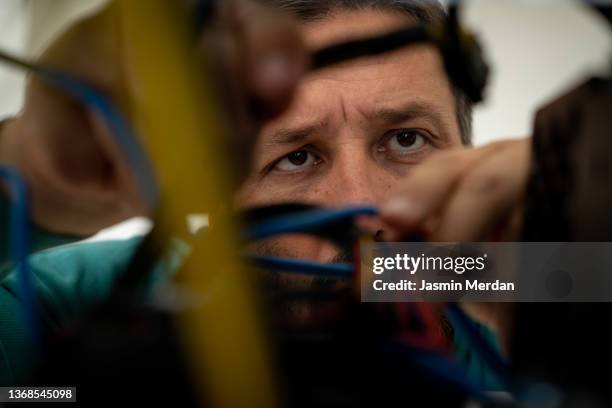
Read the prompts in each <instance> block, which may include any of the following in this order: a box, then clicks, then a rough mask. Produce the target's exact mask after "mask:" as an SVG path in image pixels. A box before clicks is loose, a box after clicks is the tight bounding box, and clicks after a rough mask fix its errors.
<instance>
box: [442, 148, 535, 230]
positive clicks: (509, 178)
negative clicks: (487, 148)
mask: <svg viewBox="0 0 612 408" xmlns="http://www.w3.org/2000/svg"><path fill="white" fill-rule="evenodd" d="M528 168H529V143H528V141H526V140H521V141H515V142H513V143H512V144H510V145H507V146H506V147H505V148H504V149H503V150H500V151H498V152H495V153H494V154H492V155H489V156H488V157H487V158H486V159H485V160H483V161H481V162H480V163H478V165H477V166H476V167H474V168H473V169H472V170H471V171H470V172H469V173H468V174H467V175H466V176H465V177H464V178H463V179H462V180H461V183H460V184H459V185H458V187H457V189H456V190H455V191H454V193H453V194H452V196H451V197H450V199H449V201H448V202H447V204H446V205H445V206H444V208H443V209H442V211H441V215H440V223H439V225H438V227H437V229H436V230H435V231H434V232H433V233H432V235H431V239H432V240H434V241H478V240H481V239H483V238H485V237H486V236H488V235H489V234H490V233H491V232H492V231H493V230H494V229H495V227H497V226H498V225H499V224H500V220H504V219H507V218H508V217H509V216H510V215H511V214H512V213H513V209H514V208H515V207H516V206H517V204H518V203H519V202H520V200H521V199H522V197H523V195H524V190H525V185H526V181H527V177H528Z"/></svg>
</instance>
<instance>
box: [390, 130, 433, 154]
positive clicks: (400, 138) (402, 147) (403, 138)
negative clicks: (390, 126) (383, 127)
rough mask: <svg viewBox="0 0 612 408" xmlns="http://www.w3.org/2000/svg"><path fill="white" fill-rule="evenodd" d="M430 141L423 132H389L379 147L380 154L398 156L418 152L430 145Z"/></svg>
mask: <svg viewBox="0 0 612 408" xmlns="http://www.w3.org/2000/svg"><path fill="white" fill-rule="evenodd" d="M428 142H429V139H428V138H427V136H426V135H424V132H423V131H420V130H416V129H394V130H391V131H389V132H387V133H386V134H385V136H384V138H383V140H382V143H381V145H380V146H379V147H378V151H379V152H384V153H388V154H392V155H396V156H402V155H407V154H411V153H415V152H418V151H420V150H422V149H423V147H424V146H425V145H426V144H428Z"/></svg>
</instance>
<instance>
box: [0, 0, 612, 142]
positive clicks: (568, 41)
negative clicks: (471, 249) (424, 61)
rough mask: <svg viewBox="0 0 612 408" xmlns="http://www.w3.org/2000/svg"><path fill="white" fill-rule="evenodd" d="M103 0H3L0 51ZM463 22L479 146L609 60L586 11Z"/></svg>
mask: <svg viewBox="0 0 612 408" xmlns="http://www.w3.org/2000/svg"><path fill="white" fill-rule="evenodd" d="M103 2H104V0H1V2H0V47H2V49H7V50H11V51H14V52H16V53H18V54H21V55H26V56H30V57H31V56H34V55H36V54H38V53H39V52H40V50H41V49H43V48H44V45H45V44H46V43H47V42H48V41H49V40H50V39H51V38H52V37H53V35H54V33H56V32H57V31H58V30H59V29H60V28H61V27H63V26H64V25H65V24H66V22H67V21H71V20H73V19H74V18H76V17H77V16H79V15H81V14H83V13H84V12H86V11H87V10H88V9H90V8H92V7H97V6H99V5H100V4H101V3H103ZM466 5H467V7H466V10H465V18H466V21H467V22H468V23H469V24H470V25H471V26H473V27H474V28H475V29H476V30H477V31H478V32H479V33H480V37H481V39H482V40H483V42H484V43H485V46H486V49H487V53H488V54H489V56H490V61H491V64H492V67H493V76H492V82H491V86H490V88H489V92H488V99H487V102H486V104H484V105H483V106H480V107H478V108H477V109H476V112H475V117H474V138H475V142H476V143H477V144H482V143H486V142H489V141H491V140H495V139H499V138H503V137H508V136H513V137H517V136H524V135H527V134H529V132H530V128H531V121H532V116H533V112H534V109H535V108H536V107H537V106H539V105H541V104H542V103H544V102H546V101H547V100H549V99H550V98H552V97H554V96H555V95H558V94H559V92H561V90H562V89H564V88H567V87H568V86H570V85H571V84H573V83H576V81H577V80H579V79H580V78H581V77H584V75H586V74H587V73H588V72H590V71H592V70H593V69H601V68H602V67H604V66H605V64H609V63H610V62H612V43H611V37H612V36H611V33H610V31H609V29H608V27H607V26H606V25H605V23H604V22H602V21H601V20H600V19H599V18H598V17H597V16H595V15H594V14H593V13H592V12H591V11H590V10H588V9H587V8H586V7H583V6H579V5H577V3H576V2H569V1H562V0H548V1H543V0H529V1H528V0H470V1H467V2H466ZM22 89H23V75H21V74H19V73H16V72H15V71H10V70H7V69H6V68H5V67H2V66H1V65H0V118H1V117H3V116H7V115H11V114H14V113H15V112H17V111H18V110H19V107H20V106H21V103H22Z"/></svg>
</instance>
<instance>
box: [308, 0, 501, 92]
mask: <svg viewBox="0 0 612 408" xmlns="http://www.w3.org/2000/svg"><path fill="white" fill-rule="evenodd" d="M459 3H460V2H459V1H455V2H453V4H452V5H451V6H450V7H449V13H448V20H447V24H446V26H445V27H436V26H425V25H417V26H415V27H412V28H406V29H401V30H396V31H393V32H390V33H387V34H383V35H380V36H377V37H371V38H366V39H363V40H353V41H348V42H345V43H340V44H335V45H332V46H330V47H326V48H323V49H321V50H318V51H316V52H315V53H314V54H313V56H312V68H313V69H320V68H324V67H326V66H329V65H333V64H337V63H340V62H343V61H346V60H349V59H352V58H357V57H363V56H366V55H375V54H381V53H384V52H388V51H392V50H395V49H397V48H402V47H406V46H409V45H414V44H418V43H433V44H435V45H436V46H437V47H438V49H439V50H440V53H441V54H442V59H443V60H444V68H445V69H446V73H447V75H448V77H449V78H450V80H451V82H452V83H453V84H455V86H457V87H458V88H459V89H461V91H463V92H464V93H465V95H466V96H467V97H468V98H469V99H470V100H471V101H472V102H473V103H478V102H481V101H482V100H483V99H484V93H485V89H486V86H487V82H488V79H489V66H488V64H487V62H486V58H485V56H484V52H483V49H482V47H481V46H480V43H479V42H478V40H477V38H476V36H475V35H474V34H473V33H471V32H469V31H468V30H467V29H466V28H465V27H463V26H462V25H461V24H460V21H459V11H460V8H459Z"/></svg>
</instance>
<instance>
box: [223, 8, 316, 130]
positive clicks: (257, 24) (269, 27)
mask: <svg viewBox="0 0 612 408" xmlns="http://www.w3.org/2000/svg"><path fill="white" fill-rule="evenodd" d="M221 14H222V15H221V20H220V23H221V24H223V25H224V29H223V30H222V31H223V32H224V33H225V35H226V37H227V38H226V45H227V50H229V53H226V56H227V58H228V59H229V64H230V65H233V66H232V67H230V69H231V70H232V71H233V72H235V73H237V78H238V80H239V81H240V82H241V85H242V86H243V89H244V92H245V96H246V98H247V99H248V100H249V101H250V102H251V108H252V109H253V111H254V112H253V113H255V114H257V115H259V116H262V117H263V118H267V117H270V116H275V115H278V114H279V113H280V112H282V111H283V110H284V109H285V108H286V107H287V106H288V104H289V102H290V101H291V98H292V96H293V92H294V90H295V87H296V85H297V83H298V81H299V80H300V78H301V76H302V74H303V73H304V72H305V70H306V61H307V58H306V56H307V54H306V48H305V47H304V45H303V43H302V39H301V36H300V34H299V32H298V29H297V24H295V22H294V21H293V19H292V18H290V17H289V16H288V15H286V14H285V13H282V12H281V11H279V10H277V9H273V8H271V7H266V6H264V5H261V4H257V3H255V2H253V1H250V0H234V1H230V2H227V3H225V6H224V8H223V9H222V11H221ZM228 43H229V44H228Z"/></svg>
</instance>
